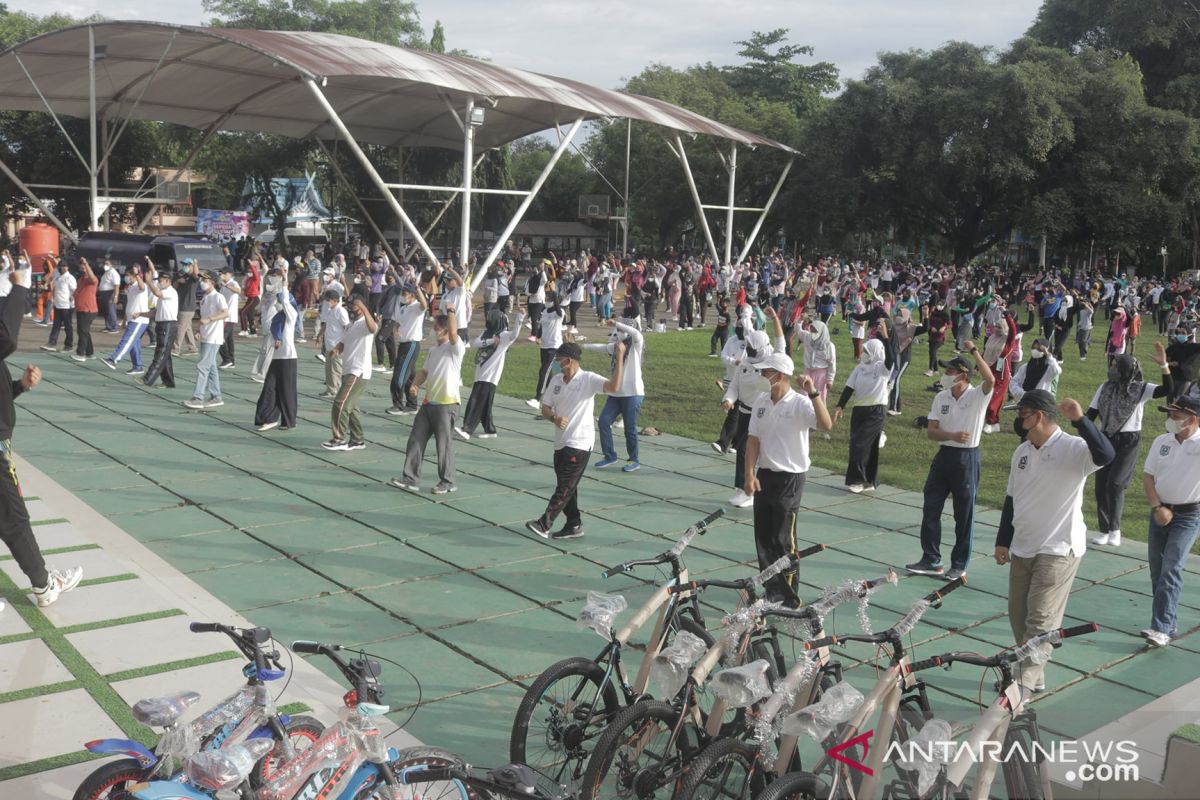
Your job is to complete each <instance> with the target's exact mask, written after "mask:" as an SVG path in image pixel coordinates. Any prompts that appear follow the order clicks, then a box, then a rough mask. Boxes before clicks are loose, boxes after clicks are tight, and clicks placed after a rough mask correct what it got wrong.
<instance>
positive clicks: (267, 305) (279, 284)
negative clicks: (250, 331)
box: [250, 269, 287, 383]
mask: <svg viewBox="0 0 1200 800" xmlns="http://www.w3.org/2000/svg"><path fill="white" fill-rule="evenodd" d="M286 285H287V284H286V283H285V282H284V277H283V273H282V272H280V271H279V270H278V269H272V270H271V271H270V272H268V273H267V277H266V279H265V280H264V281H263V292H262V296H261V298H260V301H259V305H258V329H259V331H260V332H261V333H262V340H261V341H260V342H259V346H258V355H257V356H256V357H255V359H254V366H253V367H251V368H250V380H252V381H254V382H256V383H262V382H263V381H265V380H266V379H267V369H268V368H269V367H270V366H271V358H272V357H273V356H274V355H275V337H274V336H273V335H272V334H271V321H272V320H274V319H275V312H276V311H277V310H278V309H277V308H276V307H275V304H276V301H277V300H278V298H279V294H280V293H281V292H283V291H284V287H285V286H286Z"/></svg>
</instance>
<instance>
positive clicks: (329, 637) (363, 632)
mask: <svg viewBox="0 0 1200 800" xmlns="http://www.w3.org/2000/svg"><path fill="white" fill-rule="evenodd" d="M247 616H248V617H249V619H251V620H252V621H253V622H254V623H255V624H256V625H266V626H267V627H268V628H270V629H271V633H273V634H274V636H275V638H276V640H278V641H279V642H282V643H283V644H284V645H289V646H290V645H291V643H292V642H294V641H296V640H297V639H307V640H309V641H318V642H325V643H327V644H343V643H345V644H352V643H355V642H361V641H369V640H373V639H387V638H392V637H395V636H402V635H405V634H410V633H414V632H415V631H416V628H413V627H412V626H411V625H407V624H405V623H404V622H401V621H400V620H398V619H396V618H395V617H393V616H391V615H390V614H387V613H386V612H384V611H381V610H380V609H379V608H378V607H376V606H374V605H372V604H371V603H370V602H368V600H365V599H363V598H362V597H358V596H355V595H353V594H349V593H346V592H343V593H341V594H331V595H328V596H325V597H311V598H309V599H307V600H295V601H293V602H291V603H283V604H281V605H274V606H267V607H266V608H258V609H255V610H253V611H250V612H249V613H248V614H247Z"/></svg>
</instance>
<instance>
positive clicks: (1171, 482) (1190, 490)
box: [1144, 430, 1200, 505]
mask: <svg viewBox="0 0 1200 800" xmlns="http://www.w3.org/2000/svg"><path fill="white" fill-rule="evenodd" d="M1144 469H1145V471H1146V474H1147V475H1151V476H1153V477H1154V489H1155V491H1157V492H1158V499H1159V502H1162V503H1169V504H1171V505H1180V504H1184V503H1200V430H1198V431H1196V433H1193V434H1192V435H1191V436H1190V437H1188V438H1187V439H1184V440H1183V442H1180V441H1179V440H1178V439H1176V438H1175V434H1173V433H1164V434H1163V435H1162V436H1159V437H1158V438H1157V439H1155V440H1154V443H1153V444H1152V445H1150V452H1149V453H1148V454H1147V455H1146V465H1145V467H1144Z"/></svg>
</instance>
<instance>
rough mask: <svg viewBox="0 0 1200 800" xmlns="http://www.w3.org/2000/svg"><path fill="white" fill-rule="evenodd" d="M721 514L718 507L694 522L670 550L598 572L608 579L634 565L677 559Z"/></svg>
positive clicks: (643, 565)
mask: <svg viewBox="0 0 1200 800" xmlns="http://www.w3.org/2000/svg"><path fill="white" fill-rule="evenodd" d="M723 516H725V509H723V508H718V509H717V510H716V511H714V512H712V513H711V514H709V515H708V516H707V517H705V518H704V519H702V520H700V521H699V522H696V523H694V524H693V525H692V526H691V527H690V528H688V529H687V530H686V531H685V532H684V534H683V536H682V537H680V539H679V541H678V542H676V543H675V545H674V546H673V547H672V548H671V549H670V550H667V551H666V552H663V553H659V554H658V555H657V556H655V557H654V558H641V559H636V560H634V561H626V562H624V563H622V564H617V565H616V566H615V567H609V568H608V569H606V570H604V571H603V572H601V573H600V577H602V578H605V579H608V578H611V577H613V576H614V575H621V574H623V573H626V572H629V571H630V570H632V569H633V568H634V567H654V566H658V565H659V564H666V563H668V562H670V561H672V560H675V559H678V558H679V557H680V556H681V555H683V551H684V550H686V549H687V547H688V545H690V544H691V543H692V539H694V538H695V537H696V536H697V535H700V536H703V535H704V532H705V531H706V530H708V526H709V525H711V524H713V523H714V522H716V521H717V520H719V519H720V518H721V517H723Z"/></svg>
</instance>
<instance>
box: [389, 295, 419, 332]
mask: <svg viewBox="0 0 1200 800" xmlns="http://www.w3.org/2000/svg"><path fill="white" fill-rule="evenodd" d="M392 321H393V322H395V323H396V324H397V325H399V326H400V331H399V332H398V333H397V335H396V340H397V341H400V342H419V341H421V340H422V339H423V338H425V331H424V329H423V328H422V327H421V324H422V323H423V322H424V321H425V309H423V308H421V304H420V303H418V302H417V301H416V300H414V301H412V302H411V303H409V304H408V305H406V306H399V308H398V310H397V312H396V316H395V317H394V318H393V319H392Z"/></svg>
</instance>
